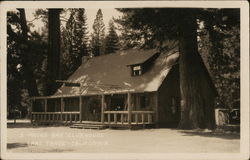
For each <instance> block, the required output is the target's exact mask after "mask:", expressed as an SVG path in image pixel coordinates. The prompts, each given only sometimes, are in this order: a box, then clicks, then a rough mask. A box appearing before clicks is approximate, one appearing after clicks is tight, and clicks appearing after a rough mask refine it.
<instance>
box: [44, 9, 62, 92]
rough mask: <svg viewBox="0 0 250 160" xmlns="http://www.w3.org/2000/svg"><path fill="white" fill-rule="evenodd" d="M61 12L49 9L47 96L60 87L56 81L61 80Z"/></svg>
mask: <svg viewBox="0 0 250 160" xmlns="http://www.w3.org/2000/svg"><path fill="white" fill-rule="evenodd" d="M60 12H61V9H49V12H48V28H49V30H48V31H49V34H48V36H49V37H48V52H49V54H48V76H47V88H46V90H47V95H51V94H53V93H54V92H55V91H56V89H57V88H58V85H57V84H56V83H55V80H56V79H60V77H61V73H60V57H61V56H60V44H61V42H60V37H61V36H60Z"/></svg>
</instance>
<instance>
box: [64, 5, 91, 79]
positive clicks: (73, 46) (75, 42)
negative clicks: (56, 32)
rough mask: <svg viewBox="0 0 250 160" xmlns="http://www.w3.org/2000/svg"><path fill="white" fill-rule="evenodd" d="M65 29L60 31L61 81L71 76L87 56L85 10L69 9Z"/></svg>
mask: <svg viewBox="0 0 250 160" xmlns="http://www.w3.org/2000/svg"><path fill="white" fill-rule="evenodd" d="M69 12H70V17H69V19H68V21H67V23H66V28H63V29H62V30H63V31H62V35H63V36H62V43H63V46H62V49H63V58H62V68H63V73H64V75H63V79H66V78H67V77H68V76H69V75H71V74H72V73H73V72H74V71H75V70H76V69H77V68H78V67H79V66H80V65H81V63H82V57H83V56H88V55H89V53H88V52H89V49H88V45H87V43H88V36H87V34H88V32H87V24H86V21H87V18H86V15H85V9H84V8H79V9H70V10H69Z"/></svg>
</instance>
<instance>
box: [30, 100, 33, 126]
mask: <svg viewBox="0 0 250 160" xmlns="http://www.w3.org/2000/svg"><path fill="white" fill-rule="evenodd" d="M32 112H33V99H30V122H31V123H32V121H33V115H32Z"/></svg>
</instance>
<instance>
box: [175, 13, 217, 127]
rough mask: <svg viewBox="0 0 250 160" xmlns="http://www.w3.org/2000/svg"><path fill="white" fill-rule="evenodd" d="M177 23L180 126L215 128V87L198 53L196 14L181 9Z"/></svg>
mask: <svg viewBox="0 0 250 160" xmlns="http://www.w3.org/2000/svg"><path fill="white" fill-rule="evenodd" d="M178 21H179V23H180V24H179V25H178V34H179V42H180V43H179V51H180V59H179V63H180V90H181V99H182V100H181V110H182V114H181V120H180V124H179V128H182V129H195V128H209V129H213V128H214V127H215V117H214V98H215V90H214V88H213V84H212V82H211V79H210V76H209V73H208V71H207V69H206V67H205V65H204V63H203V61H202V58H201V56H200V55H199V53H198V48H197V22H196V17H195V14H194V13H193V12H192V11H191V10H190V9H188V10H186V9H183V10H181V13H180V18H179V20H178Z"/></svg>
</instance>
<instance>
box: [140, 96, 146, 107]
mask: <svg viewBox="0 0 250 160" xmlns="http://www.w3.org/2000/svg"><path fill="white" fill-rule="evenodd" d="M140 104H141V108H146V97H145V96H140Z"/></svg>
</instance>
